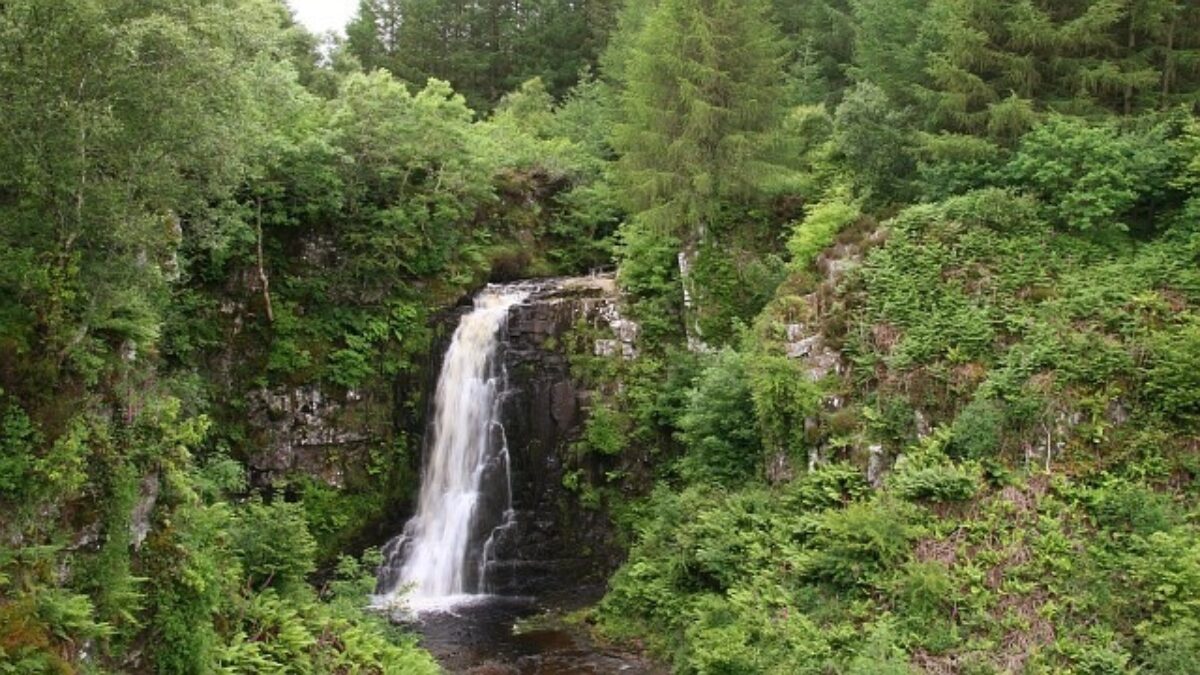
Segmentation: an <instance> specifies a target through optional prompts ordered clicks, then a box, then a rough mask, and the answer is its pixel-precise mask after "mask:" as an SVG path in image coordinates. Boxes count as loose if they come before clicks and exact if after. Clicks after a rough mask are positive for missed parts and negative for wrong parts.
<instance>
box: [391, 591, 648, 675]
mask: <svg viewBox="0 0 1200 675" xmlns="http://www.w3.org/2000/svg"><path fill="white" fill-rule="evenodd" d="M557 609H558V608H555V607H547V606H546V605H544V604H542V603H539V602H537V601H535V600H532V599H525V598H503V597H490V598H480V599H478V600H476V601H473V602H470V603H467V604H463V605H459V606H457V607H454V608H452V609H448V610H441V611H426V612H422V614H421V618H420V621H419V622H418V623H417V624H416V625H414V626H413V628H414V630H416V631H417V633H418V634H420V636H421V645H422V646H423V647H425V648H426V649H428V650H429V651H430V652H431V653H432V654H433V655H434V656H435V657H436V658H437V660H438V662H439V663H441V664H442V667H443V668H444V669H445V670H446V672H448V673H452V674H453V675H609V674H610V673H611V674H615V675H664V674H665V673H666V672H667V671H666V670H665V669H663V668H660V667H658V666H656V665H655V664H653V663H652V662H650V661H649V660H647V659H646V658H644V657H642V656H640V655H638V654H635V653H632V652H629V651H625V650H622V649H618V648H614V647H609V646H605V645H601V644H598V643H597V642H596V641H595V640H593V639H592V638H591V637H590V636H589V635H588V631H587V629H586V628H585V627H581V626H572V625H569V624H567V623H565V622H562V621H559V620H556V619H553V618H547V619H545V620H543V619H542V618H541V617H542V616H543V615H544V614H546V613H547V612H549V613H550V614H549V616H551V617H553V616H554V613H555V612H556V610H557ZM531 618H533V620H532V621H524V622H523V621H522V620H528V619H531ZM518 625H521V626H522V628H521V629H519V630H518ZM526 626H528V627H526Z"/></svg>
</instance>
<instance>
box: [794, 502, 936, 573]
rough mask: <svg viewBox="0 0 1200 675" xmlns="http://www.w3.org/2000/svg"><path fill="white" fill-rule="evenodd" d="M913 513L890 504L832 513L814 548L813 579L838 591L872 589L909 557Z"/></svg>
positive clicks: (810, 563) (868, 504) (828, 513)
mask: <svg viewBox="0 0 1200 675" xmlns="http://www.w3.org/2000/svg"><path fill="white" fill-rule="evenodd" d="M914 535H915V529H914V528H913V526H912V524H911V519H910V516H909V511H908V510H907V509H905V508H903V506H902V503H897V502H892V501H889V500H884V499H876V500H874V501H870V502H859V503H855V504H851V505H850V506H848V507H846V508H845V509H841V510H830V511H826V512H825V513H824V514H823V515H822V517H821V521H820V524H819V528H818V530H817V534H816V535H815V536H814V537H813V539H812V541H811V542H810V544H809V548H810V550H811V557H810V558H809V560H808V564H807V565H806V572H807V574H808V576H809V577H811V578H813V579H815V580H819V581H824V582H827V583H829V584H832V585H833V586H835V587H837V588H841V589H844V590H854V589H860V588H864V587H870V586H872V585H874V584H875V583H877V582H878V581H879V576H880V575H881V574H882V573H884V572H886V571H888V570H891V569H892V568H893V567H895V566H896V565H898V564H899V563H900V562H901V561H903V560H904V559H905V558H906V557H908V555H909V540H910V539H912V537H913V536H914Z"/></svg>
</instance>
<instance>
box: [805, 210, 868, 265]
mask: <svg viewBox="0 0 1200 675" xmlns="http://www.w3.org/2000/svg"><path fill="white" fill-rule="evenodd" d="M860 215H861V214H860V213H859V210H858V207H857V206H854V205H853V204H851V203H849V202H848V201H846V199H845V197H843V196H837V197H833V198H829V199H826V200H825V201H822V202H819V203H817V204H814V205H813V206H811V207H809V208H808V213H807V214H806V215H805V218H804V220H802V221H800V222H799V223H796V224H795V225H793V226H792V235H791V237H789V238H788V242H787V248H788V252H789V253H791V254H792V262H791V266H792V268H793V269H796V270H802V269H805V268H807V267H809V266H810V265H812V264H813V263H814V262H815V261H816V259H817V256H819V255H820V254H821V252H822V251H824V250H825V249H827V248H829V247H830V246H831V245H832V244H833V242H834V240H835V239H836V238H837V235H838V233H839V232H841V231H842V229H843V228H845V227H847V226H848V225H850V224H852V223H854V222H855V221H856V220H858V219H859V217H860Z"/></svg>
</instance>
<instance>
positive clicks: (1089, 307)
mask: <svg viewBox="0 0 1200 675" xmlns="http://www.w3.org/2000/svg"><path fill="white" fill-rule="evenodd" d="M1198 106H1200V7H1198V6H1197V5H1196V4H1195V3H1194V2H1191V1H1189V0H1065V1H1063V0H1055V1H1051V0H1001V1H995V0H774V1H773V2H772V1H770V0H647V1H634V0H630V1H629V2H626V3H621V2H619V1H618V0H587V1H586V2H580V1H576V0H571V1H568V0H520V1H519V2H512V1H506V2H499V1H493V0H485V1H481V2H475V3H461V2H447V1H442V0H363V1H362V2H361V3H360V6H359V11H358V15H357V17H356V19H355V20H354V21H353V22H352V23H351V24H350V26H349V27H348V28H347V37H346V38H345V39H334V40H329V39H325V41H322V39H320V38H317V37H315V36H313V35H311V34H309V33H308V32H306V31H305V30H304V29H303V28H301V27H299V26H297V25H296V24H295V21H294V20H293V19H292V18H291V15H290V12H289V11H288V9H287V7H286V5H285V4H284V3H283V2H281V1H280V0H219V1H217V2H205V1H201V0H170V1H168V0H138V1H136V2H133V1H126V0H53V1H50V0H7V1H5V2H0V166H3V167H4V168H5V169H4V171H3V172H0V673H43V672H45V673H49V672H60V673H74V672H80V673H107V672H114V673H115V672H133V673H142V672H158V673H212V672H230V673H244V672H303V673H347V672H362V673H423V672H437V666H436V665H435V664H434V662H433V661H432V659H431V658H430V657H429V656H428V655H427V654H425V653H424V652H423V651H421V650H420V649H419V648H418V647H416V646H415V642H414V639H413V638H412V637H411V636H409V635H407V634H405V633H404V632H402V631H400V630H399V629H396V628H394V627H391V626H389V625H387V624H386V623H385V622H384V621H383V620H382V619H381V618H379V617H376V616H373V615H371V614H369V613H367V612H364V611H363V609H362V608H363V606H364V605H365V604H366V601H365V597H366V596H367V594H368V593H370V592H371V590H372V586H373V583H372V579H371V575H372V571H373V565H374V564H375V561H376V556H377V554H376V553H375V552H374V551H373V550H372V549H371V548H370V546H371V545H378V544H379V543H381V539H380V524H381V523H386V522H393V523H394V522H395V521H396V518H397V517H398V516H399V515H402V514H403V513H404V511H405V509H407V508H408V503H409V500H410V499H411V496H412V495H413V493H414V491H415V489H416V487H417V486H416V480H417V478H416V472H415V468H416V464H417V463H418V462H419V459H418V458H419V455H420V430H419V429H415V430H414V429H412V428H409V427H408V426H406V424H405V420H408V419H410V418H413V417H416V418H419V417H420V412H419V411H420V410H422V409H423V405H424V403H423V401H422V398H421V396H422V393H423V392H422V391H420V389H421V387H420V386H401V385H402V383H405V382H410V383H411V382H418V383H419V382H423V381H424V379H425V378H426V376H427V373H425V371H424V370H423V369H424V368H426V367H427V366H428V363H429V359H428V355H429V352H430V351H431V350H432V349H434V348H435V346H436V344H437V341H436V335H435V330H434V324H435V322H434V321H433V319H434V317H436V316H437V315H438V314H439V313H440V312H442V311H443V310H445V309H446V308H448V307H451V306H453V305H454V304H455V303H456V302H458V301H459V299H460V298H462V297H464V296H465V295H466V294H469V293H470V292H472V291H473V290H474V289H476V288H478V287H479V286H480V285H482V284H483V283H485V282H486V281H488V280H497V281H498V280H511V279H517V278H523V277H533V276H548V275H556V274H581V273H587V272H588V271H589V270H592V269H595V268H600V267H606V266H609V265H613V264H615V265H617V267H618V280H619V283H620V286H621V288H622V290H623V292H624V296H625V301H626V303H627V305H628V313H629V315H630V316H631V317H633V318H635V319H636V320H637V321H638V323H639V324H640V329H641V330H640V344H639V345H638V354H639V356H638V358H636V359H631V360H614V359H606V358H601V357H598V356H596V355H595V353H594V351H593V349H592V346H593V344H594V338H595V337H597V336H595V335H593V334H592V333H593V332H594V329H593V328H590V327H587V326H580V328H579V330H578V331H577V334H576V335H574V336H573V338H574V339H573V340H569V341H568V342H571V343H572V345H573V351H574V352H575V353H574V355H573V357H572V368H573V369H574V371H575V372H576V374H577V375H578V376H579V378H581V379H582V380H584V381H585V382H586V383H587V384H589V386H590V388H591V389H592V391H593V392H594V395H593V397H592V403H591V409H590V411H589V412H590V415H589V422H588V426H587V428H586V429H585V430H584V432H583V434H582V436H581V438H579V440H578V442H577V443H575V445H574V447H573V451H574V452H575V453H576V454H577V460H578V461H577V466H573V467H569V469H570V471H569V472H568V474H567V480H566V481H565V483H566V487H567V488H569V489H570V490H572V491H573V492H574V493H576V494H577V496H578V499H579V500H580V501H581V503H583V504H586V505H588V506H589V507H591V508H596V509H600V510H602V511H604V512H606V513H609V514H611V516H612V518H613V519H614V521H615V522H616V523H617V524H618V525H619V527H620V529H621V532H622V535H623V537H624V540H625V543H626V544H627V545H628V547H629V557H628V561H627V563H626V564H625V565H624V566H623V567H622V568H621V569H620V571H618V572H617V574H616V575H615V576H614V577H613V578H612V579H611V581H610V586H609V590H608V594H607V596H606V597H605V598H604V600H603V601H602V602H601V603H600V604H599V606H598V607H596V608H595V609H594V610H593V611H591V612H590V613H589V615H588V618H589V620H590V621H591V622H592V623H593V624H594V626H595V629H596V631H597V632H598V633H599V634H600V635H602V636H605V637H606V638H608V639H612V640H622V641H630V642H633V643H638V644H641V645H643V646H645V647H646V648H647V649H649V650H650V651H652V652H653V653H655V654H657V655H658V656H661V657H662V658H663V659H664V660H666V661H668V662H669V663H670V664H671V665H672V667H673V668H674V669H675V670H677V671H678V672H681V673H696V674H710V673H711V674H719V673H729V674H742V673H781V674H782V673H788V674H791V673H806V672H812V673H860V674H866V673H873V674H874V673H925V672H928V673H964V674H966V673H970V674H976V673H978V674H983V673H1050V672H1072V673H1087V674H1102V673H1126V672H1140V673H1156V674H1157V673H1161V674H1167V673H1171V674H1175V673H1190V672H1200V601H1198V600H1197V599H1198V598H1200V536H1198V535H1200V532H1198V531H1197V528H1198V527H1200V491H1198V483H1197V478H1198V477H1200V117H1198V115H1197V113H1198V110H1200V108H1198ZM568 346H569V347H570V346H571V345H568ZM398 383H400V384H398ZM306 388H316V389H317V390H319V391H326V392H338V393H339V395H344V396H345V397H346V400H350V399H353V400H355V401H362V402H363V403H362V405H361V406H360V407H359V408H356V410H360V411H363V412H361V413H356V414H361V415H362V418H361V419H354V420H352V422H353V424H355V425H357V426H358V427H359V428H360V429H361V430H362V431H363V438H364V439H365V440H364V441H363V442H362V443H361V444H360V445H361V450H359V451H355V452H351V453H348V454H346V455H345V456H329V457H321V458H319V459H320V466H319V467H317V468H314V467H312V466H307V465H304V464H303V463H300V462H291V460H289V462H291V463H284V464H286V466H285V467H284V468H282V469H279V470H274V469H273V470H270V471H267V470H264V469H263V466H264V465H272V464H271V462H265V463H264V460H263V458H262V457H261V454H262V452H263V451H264V450H263V448H264V445H265V444H264V441H263V431H262V429H261V428H260V424H259V422H258V421H257V420H258V418H257V417H256V415H257V413H256V412H255V411H256V410H258V409H259V408H261V401H262V400H263V399H269V398H270V397H271V396H273V395H276V392H287V391H293V390H306ZM272 466H273V465H272ZM585 467H587V468H586V469H585ZM596 467H603V470H597V468H596Z"/></svg>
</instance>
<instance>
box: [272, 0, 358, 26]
mask: <svg viewBox="0 0 1200 675" xmlns="http://www.w3.org/2000/svg"><path fill="white" fill-rule="evenodd" d="M288 4H290V5H291V6H292V9H294V10H295V11H296V18H297V19H299V20H300V23H302V24H304V25H305V26H307V27H308V29H309V30H310V31H312V32H314V33H318V34H320V33H324V32H325V31H327V30H335V31H338V32H339V33H341V32H343V30H342V29H343V28H345V27H346V24H347V23H349V22H350V18H351V17H353V16H354V11H355V10H357V9H358V0H288Z"/></svg>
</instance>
